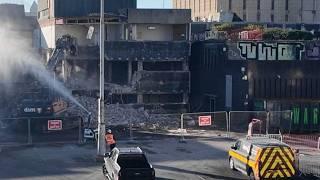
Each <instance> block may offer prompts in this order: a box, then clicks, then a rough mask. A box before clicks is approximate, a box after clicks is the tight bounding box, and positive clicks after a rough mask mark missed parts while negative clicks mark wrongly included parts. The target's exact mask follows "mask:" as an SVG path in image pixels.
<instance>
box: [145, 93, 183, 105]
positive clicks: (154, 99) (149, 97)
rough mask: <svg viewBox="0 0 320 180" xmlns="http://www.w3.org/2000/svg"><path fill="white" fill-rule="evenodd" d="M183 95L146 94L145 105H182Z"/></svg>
mask: <svg viewBox="0 0 320 180" xmlns="http://www.w3.org/2000/svg"><path fill="white" fill-rule="evenodd" d="M181 102H183V95H182V94H144V95H143V103H150V104H152V103H181Z"/></svg>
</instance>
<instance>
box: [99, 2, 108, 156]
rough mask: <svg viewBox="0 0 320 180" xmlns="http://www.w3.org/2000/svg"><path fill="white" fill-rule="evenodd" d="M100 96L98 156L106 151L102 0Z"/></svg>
mask: <svg viewBox="0 0 320 180" xmlns="http://www.w3.org/2000/svg"><path fill="white" fill-rule="evenodd" d="M100 5H101V9H100V97H99V103H98V104H99V105H98V106H99V107H98V108H99V111H98V143H97V146H98V147H97V155H98V157H99V156H100V157H101V156H104V153H105V152H106V142H105V139H104V136H105V132H106V124H105V119H104V37H105V24H104V0H101V2H100Z"/></svg>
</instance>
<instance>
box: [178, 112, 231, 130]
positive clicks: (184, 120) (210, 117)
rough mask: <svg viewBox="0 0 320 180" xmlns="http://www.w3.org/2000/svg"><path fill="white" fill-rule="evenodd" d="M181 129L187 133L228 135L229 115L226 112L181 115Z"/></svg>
mask: <svg viewBox="0 0 320 180" xmlns="http://www.w3.org/2000/svg"><path fill="white" fill-rule="evenodd" d="M180 129H181V130H185V131H186V132H185V133H199V132H201V131H202V132H203V131H215V132H217V133H220V134H225V135H227V134H228V129H229V127H228V114H227V112H226V111H221V112H198V113H184V114H181V121H180Z"/></svg>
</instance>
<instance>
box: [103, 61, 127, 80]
mask: <svg viewBox="0 0 320 180" xmlns="http://www.w3.org/2000/svg"><path fill="white" fill-rule="evenodd" d="M111 66H112V68H111V69H112V72H111V73H110V74H111V78H110V79H111V82H112V83H116V84H120V85H124V84H127V83H128V62H112V65H111ZM107 74H109V73H108V71H106V72H105V75H107ZM107 76H108V75H107Z"/></svg>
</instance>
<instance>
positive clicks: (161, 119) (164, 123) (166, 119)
mask: <svg viewBox="0 0 320 180" xmlns="http://www.w3.org/2000/svg"><path fill="white" fill-rule="evenodd" d="M76 99H77V100H78V101H79V102H80V104H82V105H83V106H84V107H85V108H87V109H88V111H89V112H91V113H92V115H91V117H92V120H91V125H90V126H91V127H97V124H98V100H97V99H95V98H91V97H85V96H78V97H76ZM68 113H69V114H72V115H75V116H81V117H83V118H84V120H85V123H86V117H87V116H88V113H87V112H85V111H84V110H81V109H80V108H79V107H77V106H76V105H72V104H71V106H70V108H69V109H68ZM105 117H106V120H107V125H109V126H118V125H128V124H129V123H130V122H131V124H133V126H135V127H140V128H145V127H148V128H150V127H152V128H156V129H172V128H178V126H179V122H180V121H179V120H180V115H178V114H176V115H165V114H149V112H148V111H147V110H145V109H144V108H138V109H136V108H133V107H132V106H131V105H122V104H110V105H106V111H105Z"/></svg>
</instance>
